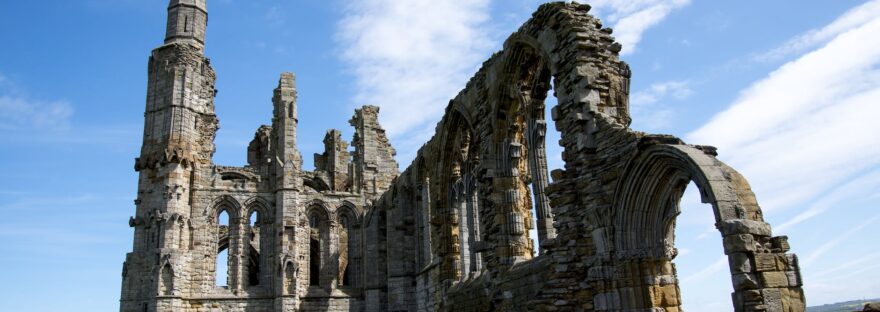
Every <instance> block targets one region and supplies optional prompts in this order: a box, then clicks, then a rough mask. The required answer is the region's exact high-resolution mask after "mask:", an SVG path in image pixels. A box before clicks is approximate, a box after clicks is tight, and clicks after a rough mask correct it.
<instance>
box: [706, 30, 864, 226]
mask: <svg viewBox="0 0 880 312" xmlns="http://www.w3.org/2000/svg"><path fill="white" fill-rule="evenodd" d="M849 16H850V15H848V14H846V15H844V16H842V17H841V18H840V19H849V18H850V17H849ZM877 16H880V15H877ZM877 16H875V18H874V19H872V20H870V21H865V22H864V23H862V24H850V26H851V27H850V28H849V29H847V30H840V31H838V33H839V35H837V36H836V37H834V38H833V39H831V40H830V41H829V42H828V43H827V44H825V45H823V46H821V47H819V48H817V49H815V50H813V51H811V52H809V53H806V54H804V55H802V56H800V57H799V58H797V59H796V60H793V61H791V62H789V63H787V64H785V65H783V66H782V67H780V68H779V69H777V70H776V71H774V72H773V73H771V74H769V76H768V77H766V78H764V79H762V80H760V81H758V82H755V83H754V84H752V85H751V86H750V87H749V88H748V89H746V90H744V91H743V92H742V93H741V94H740V96H739V98H738V99H737V100H736V101H735V102H734V103H733V104H732V105H731V106H730V107H729V108H728V109H727V110H725V111H723V112H721V113H719V114H717V115H716V116H715V117H713V118H712V119H711V120H710V121H709V122H708V123H707V124H705V125H704V126H702V127H701V128H699V129H697V130H696V131H694V132H692V133H690V134H689V135H688V141H689V142H690V143H694V144H701V143H702V144H706V143H709V144H715V145H716V146H718V147H719V151H720V154H721V158H722V159H723V160H725V161H727V162H729V163H731V164H732V165H734V166H735V167H737V168H739V169H740V170H741V171H743V172H744V173H745V175H746V176H747V177H749V178H750V181H751V182H752V185H753V186H754V187H755V189H757V190H760V192H761V193H760V194H759V196H760V197H761V200H762V203H763V207H764V208H765V211H769V210H773V209H778V208H785V207H792V206H793V205H794V204H797V203H803V202H804V201H805V200H807V199H810V198H814V197H816V196H817V195H819V194H822V193H824V192H827V191H829V190H830V189H831V188H833V187H834V186H836V185H839V184H840V183H841V182H842V181H845V180H847V179H850V178H852V177H853V176H854V175H857V174H860V173H862V172H865V171H866V170H869V169H871V168H873V167H875V166H877V165H878V164H880V144H874V143H875V142H880V128H878V126H877V123H876V121H875V120H874V119H875V117H874V116H877V115H878V114H880V105H877V103H878V102H880V69H878V65H880V40H876V34H878V33H880V17H877ZM840 19H838V21H835V22H834V23H833V24H839V23H840V22H839V21H840Z"/></svg>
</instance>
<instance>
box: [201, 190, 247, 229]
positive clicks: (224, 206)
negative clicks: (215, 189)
mask: <svg viewBox="0 0 880 312" xmlns="http://www.w3.org/2000/svg"><path fill="white" fill-rule="evenodd" d="M208 207H209V208H208V209H209V210H208V211H207V212H206V214H205V215H207V216H208V218H209V220H211V222H213V223H214V224H217V216H219V215H220V212H222V211H226V213H228V214H229V219H230V220H232V219H234V218H241V214H242V206H241V204H240V203H239V202H238V200H236V199H235V198H234V197H232V196H229V195H220V196H218V197H217V198H214V200H212V201H211V204H210V205H208Z"/></svg>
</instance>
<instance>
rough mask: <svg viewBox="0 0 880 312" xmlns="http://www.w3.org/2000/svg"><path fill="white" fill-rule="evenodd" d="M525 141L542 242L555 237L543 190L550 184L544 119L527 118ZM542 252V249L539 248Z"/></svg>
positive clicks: (548, 203) (551, 213) (540, 241)
mask: <svg viewBox="0 0 880 312" xmlns="http://www.w3.org/2000/svg"><path fill="white" fill-rule="evenodd" d="M527 127H528V129H526V131H527V135H528V139H527V142H528V144H529V146H528V148H529V151H528V156H529V174H531V176H532V191H533V192H534V193H533V195H534V198H535V219H536V220H537V226H538V242H539V244H538V245H540V243H543V242H544V241H546V240H547V239H550V238H554V237H556V228H554V227H553V212H552V211H551V209H550V200H549V199H547V194H546V193H545V192H544V190H545V189H546V188H547V186H548V185H549V184H550V182H549V179H548V177H547V149H546V148H545V138H546V134H547V122H546V121H544V120H534V119H533V120H529V123H528V125H527ZM541 252H543V250H541Z"/></svg>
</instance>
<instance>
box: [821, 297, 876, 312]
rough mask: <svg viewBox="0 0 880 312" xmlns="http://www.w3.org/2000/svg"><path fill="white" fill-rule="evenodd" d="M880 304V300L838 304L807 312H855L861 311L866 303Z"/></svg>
mask: <svg viewBox="0 0 880 312" xmlns="http://www.w3.org/2000/svg"><path fill="white" fill-rule="evenodd" d="M868 302H880V298H876V299H867V300H853V301H846V302H838V303H832V304H826V305H820V306H815V307H807V312H853V311H861V310H862V307H864V306H865V303H868Z"/></svg>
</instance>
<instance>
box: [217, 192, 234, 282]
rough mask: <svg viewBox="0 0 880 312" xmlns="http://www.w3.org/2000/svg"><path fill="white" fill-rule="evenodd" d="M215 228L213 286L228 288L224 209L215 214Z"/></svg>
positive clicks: (226, 228) (226, 237) (226, 226)
mask: <svg viewBox="0 0 880 312" xmlns="http://www.w3.org/2000/svg"><path fill="white" fill-rule="evenodd" d="M215 224H217V229H216V230H215V233H216V235H217V236H216V237H217V257H216V261H215V263H214V286H215V287H218V288H229V262H230V261H229V233H230V231H229V230H230V227H229V213H227V212H226V209H222V210H220V212H219V213H218V214H217V217H216V220H215Z"/></svg>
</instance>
